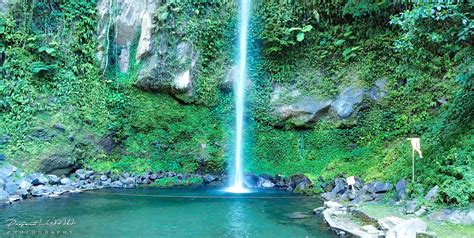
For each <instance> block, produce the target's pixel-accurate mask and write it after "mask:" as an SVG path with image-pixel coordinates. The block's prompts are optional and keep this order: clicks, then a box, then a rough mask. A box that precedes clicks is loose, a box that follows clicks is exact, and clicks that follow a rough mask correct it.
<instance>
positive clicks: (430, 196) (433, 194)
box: [425, 185, 439, 202]
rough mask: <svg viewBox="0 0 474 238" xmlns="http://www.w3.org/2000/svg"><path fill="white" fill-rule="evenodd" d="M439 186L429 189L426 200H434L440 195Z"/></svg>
mask: <svg viewBox="0 0 474 238" xmlns="http://www.w3.org/2000/svg"><path fill="white" fill-rule="evenodd" d="M438 188H439V187H438V185H436V186H434V187H433V188H431V189H430V191H428V193H427V194H426V195H425V200H426V201H431V202H434V201H435V200H436V197H437V196H438Z"/></svg>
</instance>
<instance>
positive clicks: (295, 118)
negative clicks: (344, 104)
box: [277, 98, 331, 127]
mask: <svg viewBox="0 0 474 238" xmlns="http://www.w3.org/2000/svg"><path fill="white" fill-rule="evenodd" d="M330 105H331V101H316V100H313V99H311V98H303V99H301V100H300V101H298V102H296V103H293V104H291V105H283V106H280V107H278V109H277V110H278V113H279V114H280V116H281V119H282V120H284V121H290V123H291V124H293V125H294V126H297V127H301V126H305V125H311V124H312V123H314V122H316V121H317V120H318V119H319V117H321V115H322V114H324V113H325V112H327V110H328V108H329V106H330ZM289 119H291V120H289Z"/></svg>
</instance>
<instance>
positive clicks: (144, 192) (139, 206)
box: [0, 187, 334, 238]
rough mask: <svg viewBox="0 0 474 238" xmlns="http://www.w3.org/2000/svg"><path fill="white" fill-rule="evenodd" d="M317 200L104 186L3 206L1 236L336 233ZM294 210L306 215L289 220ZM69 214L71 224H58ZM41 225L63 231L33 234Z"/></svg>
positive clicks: (270, 191)
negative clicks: (318, 213) (321, 213)
mask: <svg viewBox="0 0 474 238" xmlns="http://www.w3.org/2000/svg"><path fill="white" fill-rule="evenodd" d="M320 205H321V202H320V201H318V200H317V199H314V198H310V197H305V196H298V195H292V194H290V193H287V192H286V191H279V190H274V189H267V190H258V191H254V193H249V194H228V193H225V192H223V191H222V190H221V189H218V188H215V187H214V188H213V187H177V188H168V189H159V188H137V189H108V190H99V191H91V192H85V193H80V194H69V195H64V196H61V197H59V198H39V199H30V200H25V201H22V202H18V203H14V204H12V205H8V206H2V207H0V209H1V210H2V212H1V213H0V219H1V220H2V222H3V223H2V224H1V227H0V232H1V234H0V237H272V238H273V237H334V235H333V234H332V233H331V232H329V231H328V230H327V228H326V226H325V225H324V223H323V222H322V220H321V218H320V217H318V216H314V215H312V214H311V210H312V209H313V208H315V207H318V206H320ZM293 212H308V214H310V216H309V217H308V218H304V219H292V218H290V217H291V216H289V215H288V214H290V213H293ZM8 219H10V222H12V221H13V220H16V221H17V224H20V223H32V222H34V221H38V220H39V219H42V220H41V223H43V224H44V223H51V222H53V220H49V221H48V219H64V220H59V221H58V225H55V226H47V225H43V226H28V227H22V228H21V227H18V226H13V225H12V226H10V227H8V226H7V225H6V223H5V221H6V220H8ZM12 219H13V220H12ZM71 220H72V221H73V222H74V224H73V225H62V224H63V223H64V222H65V221H71ZM60 223H61V224H60ZM46 231H48V233H51V232H52V231H53V232H59V233H60V234H62V235H59V236H58V235H44V234H43V235H35V234H32V232H36V233H38V232H43V233H44V232H46ZM20 232H23V233H24V234H20ZM26 232H29V233H28V234H26Z"/></svg>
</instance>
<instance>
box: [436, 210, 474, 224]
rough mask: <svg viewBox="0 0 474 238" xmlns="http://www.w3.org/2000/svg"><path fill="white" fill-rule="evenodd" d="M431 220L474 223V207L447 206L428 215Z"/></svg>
mask: <svg viewBox="0 0 474 238" xmlns="http://www.w3.org/2000/svg"><path fill="white" fill-rule="evenodd" d="M428 218H429V219H430V220H431V221H435V222H439V223H441V222H446V221H448V222H451V223H454V224H464V225H474V207H472V206H471V207H470V209H468V210H461V209H454V208H445V209H441V210H438V211H435V212H433V213H431V214H429V215H428Z"/></svg>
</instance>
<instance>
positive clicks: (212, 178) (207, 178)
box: [202, 174, 217, 184]
mask: <svg viewBox="0 0 474 238" xmlns="http://www.w3.org/2000/svg"><path fill="white" fill-rule="evenodd" d="M202 179H203V181H204V183H205V184H208V183H210V182H213V181H216V180H217V177H216V176H214V175H211V174H206V175H204V176H203V177H202Z"/></svg>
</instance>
